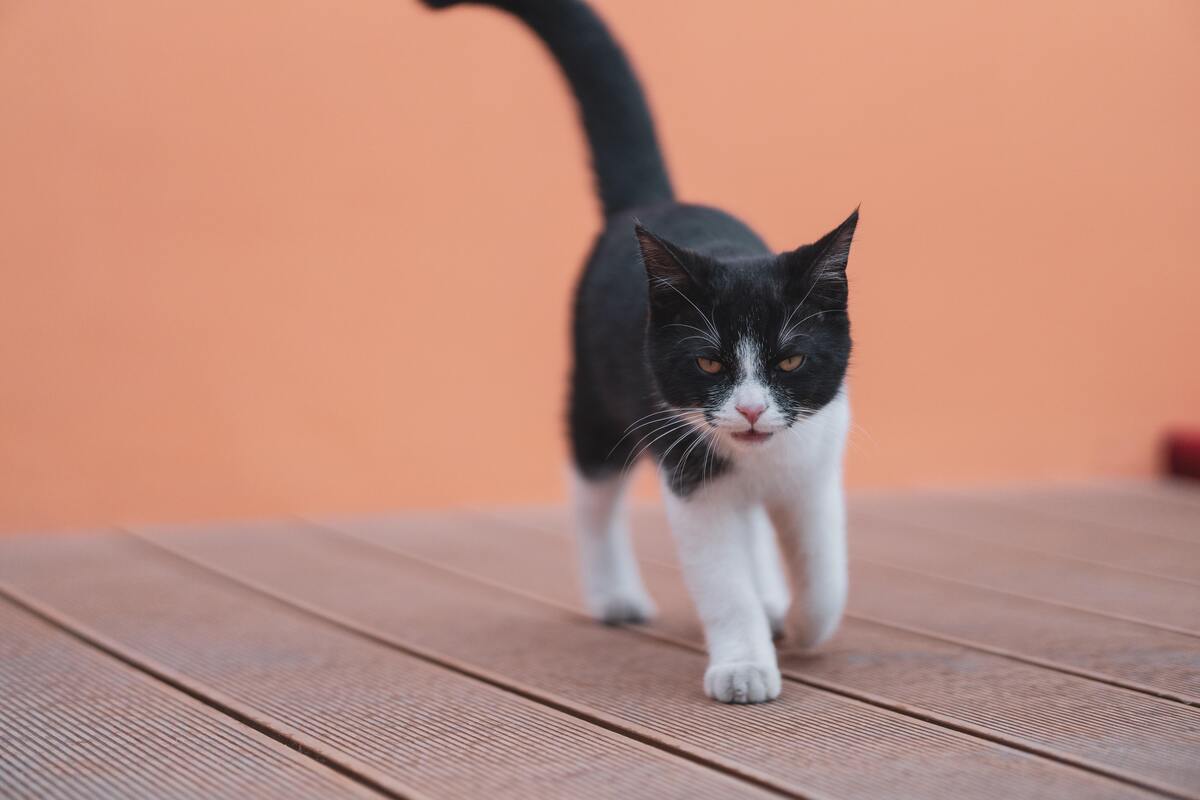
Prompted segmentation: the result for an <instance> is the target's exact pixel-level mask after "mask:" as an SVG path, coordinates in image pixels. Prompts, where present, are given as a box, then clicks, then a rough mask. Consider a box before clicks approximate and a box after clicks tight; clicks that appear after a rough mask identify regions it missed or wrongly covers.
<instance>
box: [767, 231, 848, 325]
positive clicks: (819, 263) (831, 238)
mask: <svg viewBox="0 0 1200 800" xmlns="http://www.w3.org/2000/svg"><path fill="white" fill-rule="evenodd" d="M857 227H858V209H857V208H856V209H854V212H853V213H852V214H851V215H850V216H848V217H846V220H845V221H844V222H843V223H842V224H841V225H838V226H837V227H836V228H834V229H833V230H832V231H830V232H829V233H827V234H825V235H824V236H822V237H821V238H820V239H818V240H817V241H815V242H813V243H812V244H807V245H804V246H803V247H800V248H797V249H796V250H793V251H792V252H790V253H784V255H783V264H784V269H785V271H786V278H785V279H786V282H787V293H788V295H789V296H790V297H791V298H792V299H793V300H794V301H796V302H801V301H811V302H813V303H815V304H817V305H820V306H821V307H823V308H828V309H830V310H834V309H837V310H841V309H844V308H845V307H846V302H847V299H848V297H847V283H846V263H847V262H848V261H849V260H850V245H851V244H852V243H853V242H854V231H855V229H856V228H857Z"/></svg>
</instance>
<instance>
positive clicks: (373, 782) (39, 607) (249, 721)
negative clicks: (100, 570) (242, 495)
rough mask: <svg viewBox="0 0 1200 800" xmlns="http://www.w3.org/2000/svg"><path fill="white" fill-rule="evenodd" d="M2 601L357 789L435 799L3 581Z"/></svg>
mask: <svg viewBox="0 0 1200 800" xmlns="http://www.w3.org/2000/svg"><path fill="white" fill-rule="evenodd" d="M0 597H2V598H4V599H5V600H7V601H8V602H9V603H11V604H12V605H14V606H16V607H17V608H20V609H21V610H23V611H25V612H26V613H28V614H30V615H32V616H34V617H36V618H37V619H40V620H42V621H43V622H45V623H47V624H48V625H51V626H52V627H54V628H55V629H56V630H59V631H62V632H63V633H64V634H66V635H68V636H70V637H71V638H72V639H74V640H76V641H78V642H81V643H83V644H85V645H87V646H88V647H91V648H92V649H94V650H98V651H99V652H101V653H104V654H105V655H107V656H109V657H111V658H113V659H115V660H116V661H119V662H120V663H122V664H124V665H125V666H127V667H129V668H131V669H133V670H136V671H137V672H139V673H141V674H143V675H146V676H148V677H150V678H152V679H154V680H156V681H158V682H159V683H162V684H164V685H166V686H168V687H170V688H172V689H174V690H176V691H178V692H180V693H182V694H184V695H186V696H188V697H190V698H192V699H193V700H196V701H197V702H199V703H202V704H203V705H204V706H206V707H207V708H211V709H213V710H214V711H216V712H218V713H220V714H222V715H224V716H226V717H228V718H230V719H232V720H234V721H235V722H238V723H240V724H242V725H245V726H246V727H247V728H250V729H251V730H254V731H257V732H258V733H260V734H262V735H264V736H266V737H268V738H269V739H271V740H272V741H275V742H278V743H279V744H282V745H284V746H285V747H287V748H288V749H290V750H293V751H295V752H297V753H299V754H301V755H302V756H305V757H307V758H310V759H312V760H313V761H315V762H316V763H318V764H320V765H322V766H324V767H326V768H328V769H330V770H332V771H333V772H335V773H337V774H338V775H340V776H342V777H344V778H346V779H348V780H350V781H351V782H353V783H354V784H355V785H356V786H360V787H363V788H366V789H369V790H371V791H373V792H376V793H377V794H379V795H381V796H383V797H388V798H393V800H430V798H427V797H426V796H424V795H420V794H417V793H415V792H413V791H412V790H411V789H408V788H406V787H402V786H399V785H398V784H396V783H395V782H394V781H392V780H391V779H389V778H387V777H386V776H383V775H375V774H373V773H374V770H372V769H371V768H370V767H367V766H365V765H362V764H346V763H343V762H342V761H338V760H336V759H334V758H331V757H329V756H327V755H325V754H324V753H322V752H321V749H320V745H319V744H317V743H314V742H310V741H306V740H307V739H308V737H306V736H304V735H303V734H300V733H297V732H293V733H287V732H285V731H282V730H279V729H278V728H277V727H275V726H272V725H271V724H269V723H266V722H263V721H261V720H258V719H256V718H255V717H254V715H253V714H251V713H248V712H245V711H242V710H240V709H239V708H238V705H239V704H238V703H237V702H236V701H234V700H232V699H231V698H228V697H225V696H223V695H222V693H221V692H219V691H217V690H215V689H211V688H209V687H201V686H200V685H199V684H198V683H197V682H195V681H192V680H191V679H190V678H186V677H184V676H183V675H180V674H178V673H176V672H175V671H174V670H171V669H169V668H167V667H165V666H163V665H161V664H156V663H154V661H153V659H150V658H146V657H144V656H140V655H137V654H135V653H133V652H132V651H130V650H129V649H128V648H126V647H124V646H123V645H121V644H119V643H117V642H115V641H113V640H112V639H110V638H108V637H107V636H105V635H103V634H101V633H99V632H98V631H95V630H92V629H91V628H90V627H89V626H87V625H84V624H83V623H81V622H78V621H76V620H72V619H69V618H68V617H66V616H65V615H62V614H59V613H58V612H57V611H55V610H54V609H53V608H50V607H49V606H47V605H45V604H43V603H41V602H39V601H37V600H35V599H33V598H32V597H29V596H27V595H26V594H25V593H24V592H22V591H21V590H19V589H17V588H15V587H13V586H10V585H8V584H7V583H4V582H2V581H0Z"/></svg>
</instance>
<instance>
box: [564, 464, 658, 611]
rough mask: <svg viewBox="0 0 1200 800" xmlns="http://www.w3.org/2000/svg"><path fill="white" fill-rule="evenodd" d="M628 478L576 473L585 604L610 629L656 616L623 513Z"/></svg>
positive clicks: (576, 498) (576, 521)
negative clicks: (599, 477) (593, 477)
mask: <svg viewBox="0 0 1200 800" xmlns="http://www.w3.org/2000/svg"><path fill="white" fill-rule="evenodd" d="M627 477H628V474H627V473H625V472H622V473H620V474H618V475H616V476H613V477H611V478H608V479H605V480H601V481H592V480H588V479H587V478H584V477H583V476H582V475H579V474H576V475H575V482H574V499H575V517H576V518H575V530H576V536H577V537H578V540H579V566H580V577H581V578H582V582H583V596H584V602H585V603H586V604H587V608H588V611H589V612H591V614H592V616H594V617H596V619H598V620H600V621H601V622H604V623H607V624H609V625H616V624H620V623H623V622H645V621H647V620H649V619H650V618H652V617H653V616H654V613H655V608H654V602H653V601H652V600H651V599H650V595H649V594H648V593H647V592H646V587H645V586H644V585H643V584H642V575H641V572H639V571H638V565H637V558H636V557H635V556H634V554H633V545H632V543H631V542H630V540H629V525H628V522H627V521H626V518H625V514H624V513H623V512H624V508H623V506H624V493H625V484H626V482H627V481H626V478H627Z"/></svg>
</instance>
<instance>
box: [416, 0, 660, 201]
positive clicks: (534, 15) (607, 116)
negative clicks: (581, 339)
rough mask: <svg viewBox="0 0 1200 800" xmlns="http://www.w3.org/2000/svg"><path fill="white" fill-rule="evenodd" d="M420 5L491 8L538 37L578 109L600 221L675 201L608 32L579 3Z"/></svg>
mask: <svg viewBox="0 0 1200 800" xmlns="http://www.w3.org/2000/svg"><path fill="white" fill-rule="evenodd" d="M424 2H425V5H427V6H431V7H433V8H446V7H448V6H453V5H458V4H460V3H476V4H478V5H488V6H495V7H496V8H501V9H504V10H505V11H508V12H509V13H511V14H513V15H515V16H517V17H518V18H520V19H521V20H523V21H524V22H525V24H526V25H528V26H529V27H530V28H532V29H533V31H534V32H535V33H537V35H538V36H539V37H541V39H542V41H543V42H545V43H546V46H547V47H549V48H550V52H551V53H553V54H554V57H555V59H557V61H558V64H559V66H560V67H561V68H562V71H563V73H564V74H565V75H566V76H567V81H568V82H569V83H570V84H571V90H572V91H573V92H574V93H575V99H576V100H577V101H578V103H579V111H580V114H581V115H582V117H583V127H584V130H585V131H586V132H587V137H588V143H589V144H590V145H591V149H592V168H593V169H594V170H595V173H596V184H597V191H598V192H599V194H600V201H601V203H603V205H604V213H605V215H606V216H610V215H612V214H615V213H617V212H620V211H625V210H628V209H631V208H637V207H640V206H647V205H651V204H653V203H659V202H663V201H666V200H670V199H672V198H673V197H674V192H673V191H672V190H671V179H670V178H669V177H667V168H666V165H665V164H664V163H663V158H662V152H661V151H660V150H659V147H658V138H657V137H656V135H655V133H654V121H653V120H652V119H651V118H650V109H649V107H647V105H646V98H645V96H644V95H643V94H642V88H641V86H640V85H639V84H638V80H637V76H636V75H634V74H633V68H632V67H631V66H630V65H629V61H628V60H626V58H625V54H624V52H622V51H621V47H620V45H618V44H617V42H616V41H615V40H614V39H613V37H612V34H610V33H609V32H608V28H607V27H605V25H604V23H603V22H602V21H601V20H600V18H599V17H598V16H596V13H595V12H594V11H592V9H591V8H589V7H588V6H587V5H586V4H585V3H583V2H582V0H424Z"/></svg>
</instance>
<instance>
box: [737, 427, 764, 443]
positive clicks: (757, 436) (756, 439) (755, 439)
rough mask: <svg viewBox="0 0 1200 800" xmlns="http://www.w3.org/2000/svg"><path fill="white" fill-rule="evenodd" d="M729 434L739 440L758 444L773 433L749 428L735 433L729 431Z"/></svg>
mask: <svg viewBox="0 0 1200 800" xmlns="http://www.w3.org/2000/svg"><path fill="white" fill-rule="evenodd" d="M729 435H730V436H732V437H733V438H734V439H735V440H736V441H739V442H747V443H750V444H759V443H761V442H765V441H766V440H767V439H770V438H771V436H772V435H773V434H771V433H769V432H767V431H756V430H753V429H751V430H748V431H738V432H737V433H731V434H729Z"/></svg>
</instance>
